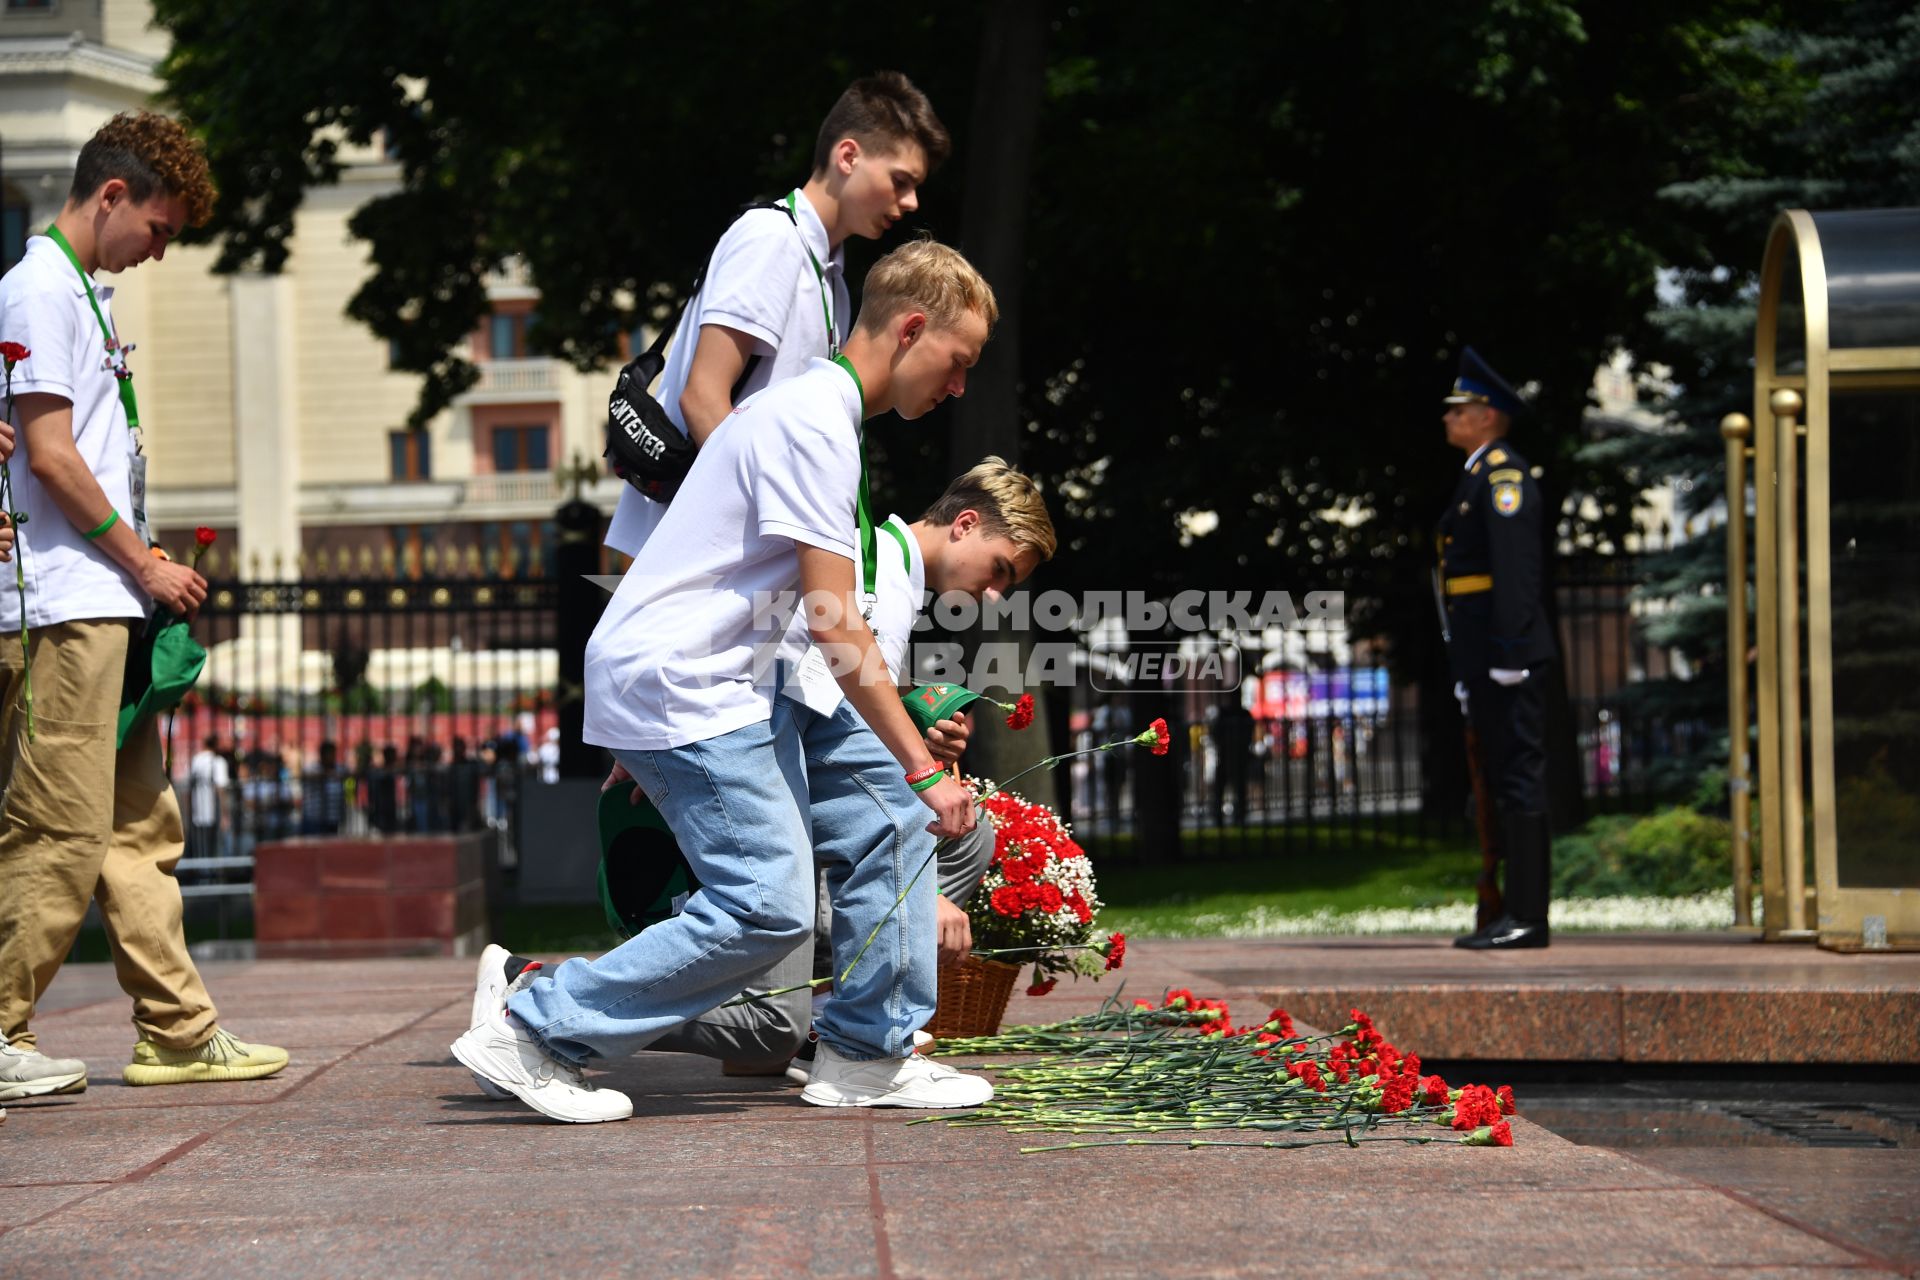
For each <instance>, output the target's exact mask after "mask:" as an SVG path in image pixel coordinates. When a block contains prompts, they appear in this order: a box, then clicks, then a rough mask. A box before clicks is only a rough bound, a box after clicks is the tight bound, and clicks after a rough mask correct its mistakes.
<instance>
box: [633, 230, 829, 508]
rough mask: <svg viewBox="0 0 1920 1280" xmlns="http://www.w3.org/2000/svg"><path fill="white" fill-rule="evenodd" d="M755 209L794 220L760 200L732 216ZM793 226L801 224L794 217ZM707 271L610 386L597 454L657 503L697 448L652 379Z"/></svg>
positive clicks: (669, 496) (671, 490)
mask: <svg viewBox="0 0 1920 1280" xmlns="http://www.w3.org/2000/svg"><path fill="white" fill-rule="evenodd" d="M754 209H778V210H779V211H780V212H781V213H782V214H784V215H786V217H787V218H788V219H789V220H792V219H793V210H791V209H789V208H787V206H786V205H784V204H779V203H777V202H774V201H759V202H756V203H754V204H749V205H743V206H742V207H741V209H740V213H739V214H736V215H735V221H738V220H739V217H740V216H741V215H744V214H746V213H748V212H750V211H751V210H754ZM794 225H795V226H798V225H799V224H798V222H797V221H796V222H795V224H794ZM706 275H707V273H706V271H705V270H704V269H703V270H702V271H701V272H700V275H699V276H698V277H697V278H695V280H694V282H693V287H692V288H691V289H689V290H687V299H686V301H685V302H682V303H681V304H680V312H679V314H678V315H676V316H675V317H674V320H673V323H672V324H670V325H667V326H666V327H665V328H663V329H661V330H660V335H659V336H658V337H656V338H655V339H654V340H653V345H652V346H650V347H648V348H647V349H646V350H645V351H643V352H641V353H640V354H639V355H637V356H635V357H634V358H633V359H632V360H629V361H628V362H627V364H626V367H625V368H623V369H621V370H620V377H619V379H618V380H616V381H615V383H614V385H613V394H612V395H610V396H608V397H607V447H606V450H605V451H604V452H603V453H601V455H600V456H601V457H603V458H605V459H606V460H607V465H608V466H609V468H611V470H612V471H613V474H615V475H617V476H619V477H620V478H621V479H622V480H625V481H626V482H627V483H628V484H630V485H632V486H633V487H634V488H635V489H638V490H639V491H640V492H641V493H642V494H644V495H645V496H647V497H649V498H652V499H653V500H654V501H655V502H660V503H665V502H671V501H672V500H673V495H674V494H675V493H676V492H678V491H679V489H680V482H681V481H682V480H685V479H686V478H687V472H688V471H689V470H691V469H692V467H693V455H694V452H695V449H694V444H693V441H691V440H689V439H688V438H687V437H686V435H685V433H683V432H682V431H681V430H680V428H678V427H676V426H674V425H673V419H672V418H669V417H668V416H667V411H666V410H665V409H664V408H662V407H661V405H660V402H659V401H658V400H656V399H654V398H653V392H652V391H651V390H649V388H651V387H652V386H653V382H654V379H656V378H658V377H659V376H660V371H661V370H662V369H664V368H666V366H667V356H666V351H667V340H668V339H669V338H671V337H672V336H673V334H674V331H675V330H677V329H679V327H680V321H681V319H683V318H684V317H685V315H686V311H687V306H688V304H689V303H691V302H692V301H693V299H694V298H696V297H698V296H699V295H700V286H701V285H702V284H704V283H705V282H706ZM758 360H759V357H758V356H755V357H754V358H753V359H752V360H749V361H748V362H747V367H746V368H745V369H743V370H742V371H741V373H740V378H739V381H737V382H735V383H734V387H733V396H734V398H735V399H736V400H737V399H738V398H739V394H740V388H741V386H742V385H743V384H744V383H745V382H746V380H747V377H748V375H749V374H751V373H752V372H753V366H754V363H755V362H756V361H758Z"/></svg>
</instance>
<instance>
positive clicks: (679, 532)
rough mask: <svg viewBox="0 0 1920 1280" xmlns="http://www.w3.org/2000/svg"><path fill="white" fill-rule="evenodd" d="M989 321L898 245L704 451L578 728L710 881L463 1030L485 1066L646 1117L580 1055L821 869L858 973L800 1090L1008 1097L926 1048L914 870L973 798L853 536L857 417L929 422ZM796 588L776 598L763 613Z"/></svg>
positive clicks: (726, 965) (949, 281) (633, 587)
mask: <svg viewBox="0 0 1920 1280" xmlns="http://www.w3.org/2000/svg"><path fill="white" fill-rule="evenodd" d="M996 318H997V310H996V308H995V304H994V301H993V292H992V290H991V289H990V288H989V287H988V286H987V283H986V281H985V280H983V279H982V278H981V277H980V275H979V273H978V272H977V271H975V270H974V269H973V267H972V266H971V265H970V264H969V263H968V262H967V261H966V259H965V258H963V257H961V256H960V254H958V253H956V252H955V251H954V250H952V249H949V248H947V247H946V246H944V245H940V244H936V243H934V242H932V241H928V240H922V241H916V242H914V243H912V244H909V245H906V246H903V247H902V248H900V249H896V250H895V251H894V252H892V253H890V254H888V255H887V256H886V257H885V258H883V259H881V260H880V262H879V263H878V264H876V265H875V266H874V268H873V270H872V272H870V273H869V275H868V277H867V281H866V287H865V298H864V302H863V305H862V310H861V313H860V318H859V320H858V322H857V323H856V325H855V327H854V330H853V332H852V334H851V335H850V336H849V338H848V342H847V347H846V350H845V351H844V352H843V353H842V355H841V356H840V357H839V358H838V359H837V360H836V361H834V362H828V361H824V360H822V361H816V362H815V363H814V364H813V366H812V367H811V368H809V369H808V370H807V371H806V372H805V373H803V374H801V375H800V376H798V377H795V378H790V379H788V380H787V381H786V382H783V383H779V384H776V385H775V386H773V387H770V388H768V389H767V390H766V391H764V392H762V393H760V394H759V395H757V396H755V397H754V398H753V399H752V400H751V401H749V402H748V403H746V404H745V405H743V406H742V407H741V408H740V409H739V410H737V411H736V413H735V415H734V416H733V417H732V418H731V419H730V420H729V421H728V422H727V424H726V425H725V426H724V427H723V428H722V429H721V430H718V431H716V432H715V433H714V434H713V436H712V437H711V438H710V439H709V440H708V442H707V445H706V448H705V450H704V452H703V453H702V455H701V459H700V462H699V464H698V465H697V466H696V467H695V468H694V470H693V471H692V472H691V473H690V474H689V476H688V478H687V481H686V483H685V484H684V485H683V486H682V487H681V490H680V492H679V494H678V496H677V497H676V498H675V500H674V502H673V504H672V505H671V506H670V507H669V508H668V509H667V514H666V516H665V517H664V518H663V519H662V521H661V523H660V527H659V529H658V530H657V531H656V532H655V535H654V537H653V538H652V539H650V540H649V542H648V544H647V546H646V548H645V549H644V550H643V552H642V554H641V556H640V557H639V559H638V560H636V561H635V563H634V565H633V568H632V569H631V570H630V571H629V572H628V574H627V575H626V577H625V578H624V579H623V580H622V581H621V584H620V587H619V589H618V590H617V591H616V592H615V593H614V597H613V600H612V601H611V603H610V604H609V605H608V606H607V609H606V612H605V613H604V614H603V615H602V617H601V620H600V624H599V625H598V626H597V627H596V628H595V629H594V634H593V639H592V640H591V641H590V642H589V643H588V646H587V671H586V703H587V717H586V724H585V735H586V739H587V741H589V742H592V743H594V744H596V745H599V746H605V747H609V748H611V749H612V750H613V752H614V755H615V758H616V759H618V760H619V761H620V762H621V763H622V764H623V765H625V766H626V768H627V769H628V770H629V771H630V772H631V773H633V774H634V776H635V778H636V779H637V780H638V781H639V783H640V784H641V786H642V787H644V788H645V790H646V792H647V794H648V796H649V797H651V798H652V799H653V801H654V802H655V803H656V804H657V805H658V806H659V808H660V811H661V813H662V815H663V816H664V817H665V818H666V820H667V822H668V824H669V826H671V827H672V829H673V832H674V836H675V838H676V840H677V841H678V843H679V845H680V849H681V852H682V854H683V855H684V856H685V857H686V859H687V861H688V863H689V864H690V865H691V867H692V869H693V872H694V874H695V876H696V877H697V878H698V879H699V881H700V883H701V887H700V888H699V889H698V890H697V891H696V892H694V894H693V895H692V896H691V897H690V898H689V899H688V900H687V903H686V906H685V908H684V909H683V910H682V912H681V913H680V914H679V915H677V916H675V917H673V918H672V919H670V920H666V921H663V922H662V923H660V924H658V925H655V926H654V927H652V928H650V929H647V930H645V931H643V932H642V933H640V934H639V935H638V936H636V937H634V938H632V939H630V940H628V941H627V942H625V943H623V944H622V945H620V946H619V947H617V948H615V949H614V950H612V951H610V952H608V953H607V954H606V955H604V956H602V957H600V958H599V959H598V960H591V961H590V960H584V959H573V960H568V961H566V962H565V963H564V964H562V965H560V966H559V967H558V968H557V969H555V970H553V971H551V973H549V972H547V971H544V970H529V971H527V972H525V973H523V974H521V975H520V976H519V977H518V978H516V979H515V980H514V982H513V984H512V985H511V987H509V988H508V989H507V991H506V992H505V993H504V995H505V1001H504V1004H505V1007H504V1008H501V1009H499V1010H498V1011H497V1012H491V1011H490V1012H489V1014H488V1016H487V1017H486V1019H485V1020H484V1021H482V1022H481V1023H479V1024H477V1025H475V1026H473V1027H472V1028H470V1029H469V1030H468V1031H467V1033H466V1034H465V1035H463V1036H461V1037H460V1039H459V1040H458V1041H456V1042H455V1043H454V1046H453V1054H454V1057H455V1058H457V1059H458V1060H459V1061H460V1062H461V1063H462V1065H464V1066H466V1067H467V1068H468V1069H469V1070H471V1071H473V1072H474V1073H475V1074H476V1075H478V1076H480V1077H482V1078H483V1079H485V1080H488V1081H489V1082H491V1083H492V1084H494V1085H495V1086H496V1087H498V1088H502V1089H505V1090H506V1091H508V1092H510V1093H513V1094H515V1095H516V1096H518V1097H519V1098H521V1099H522V1100H523V1101H525V1102H527V1103H528V1104H529V1105H531V1106H533V1107H534V1108H535V1109H536V1110H539V1111H541V1112H542V1113H544V1114H546V1115H548V1116H551V1117H553V1118H555V1119H560V1120H569V1121H597V1120H617V1119H624V1118H626V1117H627V1116H629V1115H631V1114H632V1111H633V1108H632V1103H631V1102H630V1101H629V1100H628V1099H627V1098H625V1097H624V1096H622V1095H620V1094H618V1093H616V1092H614V1091H612V1090H596V1089H595V1088H594V1087H593V1086H592V1085H590V1084H588V1083H586V1082H585V1081H584V1080H583V1078H582V1077H581V1075H580V1068H582V1067H584V1066H585V1065H586V1064H587V1063H588V1062H589V1061H591V1060H592V1059H593V1058H595V1057H599V1058H613V1057H622V1056H625V1055H627V1054H630V1053H633V1052H634V1051H636V1050H639V1049H643V1048H645V1047H646V1046H647V1045H648V1044H650V1043H652V1042H653V1041H655V1040H657V1039H658V1038H659V1037H660V1036H661V1035H663V1034H664V1033H666V1032H667V1031H669V1030H671V1029H672V1028H673V1027H675V1026H678V1025H679V1024H681V1023H683V1022H686V1021H687V1020H689V1019H691V1018H695V1017H698V1016H699V1015H701V1014H703V1013H705V1012H706V1011H707V1010H709V1009H712V1008H713V1007H714V1006H716V1005H718V1004H719V1003H720V1002H722V1001H723V1000H725V999H727V998H728V997H729V996H730V995H731V994H732V993H734V992H736V991H738V990H739V989H740V987H741V985H742V984H743V983H744V982H745V981H746V980H747V979H749V978H751V977H752V976H753V975H755V974H757V973H759V972H761V971H762V970H764V969H765V968H766V967H767V966H768V965H770V964H772V963H773V962H774V961H776V960H777V959H779V958H780V957H781V956H782V955H784V954H785V953H787V952H789V951H791V950H792V949H793V948H794V947H795V946H797V945H798V944H799V943H800V942H801V941H802V940H804V939H805V938H807V937H808V936H809V935H810V934H811V931H812V929H813V922H814V872H813V866H814V859H815V857H818V859H819V860H820V861H821V863H822V864H824V865H825V867H826V868H827V879H828V884H829V888H830V890H831V893H832V897H833V905H834V926H833V944H834V963H835V968H836V971H841V972H845V971H847V970H848V969H849V968H851V970H852V973H851V976H850V977H849V978H848V979H847V980H846V981H844V982H842V983H840V984H838V986H837V988H836V991H835V995H834V999H833V1001H832V1002H831V1003H830V1004H829V1005H828V1007H827V1009H826V1011H825V1013H823V1015H822V1016H821V1018H820V1019H819V1020H818V1021H817V1023H816V1030H817V1031H818V1033H819V1035H820V1040H821V1043H820V1047H819V1052H818V1057H817V1061H816V1063H815V1067H814V1072H813V1080H812V1082H811V1083H809V1084H808V1086H807V1089H806V1091H805V1092H804V1093H803V1094H802V1097H803V1098H805V1099H806V1100H807V1101H808V1102H811V1103H815V1104H816V1105H822V1106H907V1107H964V1106H977V1105H979V1104H980V1103H982V1102H985V1101H986V1100H987V1099H989V1098H991V1097H992V1095H993V1090H992V1086H990V1085H989V1084H987V1083H986V1081H984V1080H980V1079H978V1078H976V1077H972V1076H967V1075H963V1074H961V1073H959V1072H957V1071H953V1070H951V1069H950V1068H947V1067H944V1066H942V1065H940V1064H938V1063H935V1062H931V1061H929V1060H927V1059H925V1058H923V1057H921V1056H920V1055H918V1054H916V1053H913V1052H911V1048H912V1042H913V1041H912V1037H913V1033H914V1031H915V1030H917V1029H918V1028H919V1027H920V1026H921V1025H923V1024H924V1023H925V1022H926V1020H927V1018H928V1017H929V1016H931V1014H932V1012H933V1001H934V995H935V985H936V984H935V980H934V965H935V942H934V910H933V896H934V886H933V882H932V881H931V880H930V879H928V878H926V877H921V878H920V879H919V880H918V881H915V882H914V883H913V884H912V885H911V886H910V885H909V883H908V882H909V880H910V879H911V878H912V877H913V874H914V872H915V871H916V870H918V868H919V867H920V866H921V865H922V864H923V863H924V862H925V860H926V856H927V854H928V852H929V851H930V850H931V847H932V839H931V836H934V835H944V836H962V835H965V834H966V833H967V832H969V831H971V830H972V829H973V826H974V809H973V803H972V799H971V797H970V795H969V794H968V792H967V791H966V789H965V788H964V787H962V786H961V785H960V784H959V783H958V782H956V781H954V780H953V779H952V778H951V777H949V776H948V775H947V774H945V773H944V772H943V771H942V770H941V768H940V766H939V765H938V764H937V763H936V762H935V760H934V759H933V757H932V756H931V755H930V754H929V753H928V751H927V747H926V744H925V742H924V741H923V740H922V738H921V736H920V734H919V732H918V731H917V730H916V729H915V728H914V725H913V721H912V720H911V718H910V717H909V716H908V715H907V712H906V709H905V708H904V707H903V706H902V705H901V703H900V697H899V694H898V692H897V690H896V689H895V688H894V686H893V683H892V680H891V679H890V677H889V676H888V674H887V670H886V666H885V664H884V663H883V662H882V661H881V656H880V651H879V648H878V646H877V645H876V644H875V643H874V639H873V633H872V632H871V631H870V630H869V629H868V626H867V623H866V621H865V620H864V619H863V618H862V617H861V613H860V605H861V600H860V597H861V589H860V585H859V582H858V571H857V569H856V566H857V565H858V564H859V562H860V561H861V560H862V558H863V548H862V545H861V544H862V543H863V542H868V541H869V539H864V538H861V537H860V536H859V535H858V534H857V533H856V530H857V529H858V528H859V526H860V524H862V523H864V521H862V520H860V519H859V515H861V514H863V513H864V509H865V505H866V503H865V492H864V491H865V484H864V474H863V473H864V470H865V468H864V466H863V463H862V446H861V431H862V425H861V424H862V423H863V421H864V420H865V419H867V418H869V417H872V416H875V415H877V414H880V413H884V412H886V411H887V410H888V409H892V410H893V411H894V412H896V413H898V414H899V415H900V416H901V417H902V418H905V419H908V420H913V419H915V418H918V417H920V416H921V415H923V414H925V413H927V412H928V411H929V410H931V409H932V408H933V407H934V406H935V405H937V404H938V403H939V402H940V401H941V400H943V399H945V398H946V397H947V396H949V395H959V394H962V393H963V392H964V391H965V389H966V379H967V370H968V369H970V368H971V367H972V366H973V365H974V364H975V363H976V362H977V361H978V360H979V358H980V351H981V348H982V347H983V346H985V344H986V341H987V336H988V334H989V333H990V332H991V329H992V325H993V322H994V320H995V319H996ZM869 534H870V536H875V537H877V536H885V535H883V534H879V532H878V531H877V530H873V531H869ZM877 550H878V548H877V546H875V547H872V548H871V550H870V551H869V552H868V554H874V553H877ZM795 592H801V593H804V594H805V596H806V598H807V601H808V603H807V605H806V608H807V624H808V628H809V632H810V634H811V636H812V639H813V641H814V643H815V644H817V645H820V646H821V647H823V648H824V649H825V650H826V651H827V653H828V654H829V655H831V656H833V657H834V658H835V661H836V674H837V678H838V680H839V683H840V688H841V691H842V692H843V693H844V694H845V697H846V702H845V703H843V704H842V705H841V707H840V708H839V709H838V710H837V711H836V712H835V713H834V714H833V715H831V716H821V715H819V714H818V713H816V712H814V711H813V710H811V709H810V708H808V707H806V706H805V705H803V704H801V703H800V702H798V701H796V700H794V699H792V698H785V697H781V696H779V694H780V685H781V683H782V682H783V679H784V676H785V672H786V670H787V666H786V664H785V663H784V662H782V663H775V664H773V667H774V669H773V670H772V671H771V672H768V671H767V670H766V668H767V665H768V664H767V663H766V662H765V661H764V656H765V655H766V654H767V653H768V652H770V651H777V650H778V649H779V648H780V645H781V641H782V639H783V638H784V635H785V632H786V628H787V625H788V623H789V622H790V621H791V617H792V613H791V610H792V608H793V604H792V600H791V597H792V595H793V593H795ZM783 597H784V598H786V599H787V601H788V603H787V604H786V607H785V610H784V611H783V610H782V609H781V608H780V607H778V606H771V607H770V606H769V604H768V602H769V601H772V600H779V599H781V598H783ZM916 800H917V801H918V802H919V803H918V804H916ZM922 804H924V805H925V806H926V807H927V808H929V809H932V810H933V812H934V814H935V815H936V819H935V821H934V822H932V823H931V824H927V825H922V824H923V821H924V819H925V817H926V814H925V813H924V812H922V811H921V810H920V805H922ZM916 814H918V817H916V816H915V815H916ZM896 904H897V907H896ZM883 921H884V922H885V923H884V927H882V922H883ZM863 947H864V948H865V950H864V954H861V955H860V958H859V963H858V964H857V965H856V964H855V963H854V960H855V955H856V953H857V952H861V951H862V948H863Z"/></svg>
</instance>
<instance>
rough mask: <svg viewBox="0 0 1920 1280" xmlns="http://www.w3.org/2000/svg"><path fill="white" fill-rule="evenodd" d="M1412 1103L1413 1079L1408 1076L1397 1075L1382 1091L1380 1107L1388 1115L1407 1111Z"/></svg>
mask: <svg viewBox="0 0 1920 1280" xmlns="http://www.w3.org/2000/svg"><path fill="white" fill-rule="evenodd" d="M1412 1105H1413V1081H1412V1079H1410V1078H1409V1077H1407V1076H1395V1077H1394V1078H1393V1079H1391V1080H1389V1081H1387V1084H1386V1087H1385V1088H1384V1089H1382V1090H1381V1091H1380V1109H1381V1110H1382V1111H1384V1112H1386V1113H1387V1114H1388V1115H1393V1114H1395V1113H1396V1112H1401V1111H1405V1110H1406V1109H1407V1108H1408V1107H1411V1106H1412Z"/></svg>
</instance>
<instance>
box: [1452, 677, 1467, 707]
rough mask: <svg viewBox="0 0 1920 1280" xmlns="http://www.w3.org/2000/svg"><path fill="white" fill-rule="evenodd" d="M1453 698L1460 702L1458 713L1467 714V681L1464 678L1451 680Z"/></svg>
mask: <svg viewBox="0 0 1920 1280" xmlns="http://www.w3.org/2000/svg"><path fill="white" fill-rule="evenodd" d="M1453 698H1454V701H1456V702H1458V703H1459V704H1460V714H1461V715H1465V714H1467V682H1466V681H1465V680H1455V681H1454V682H1453Z"/></svg>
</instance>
